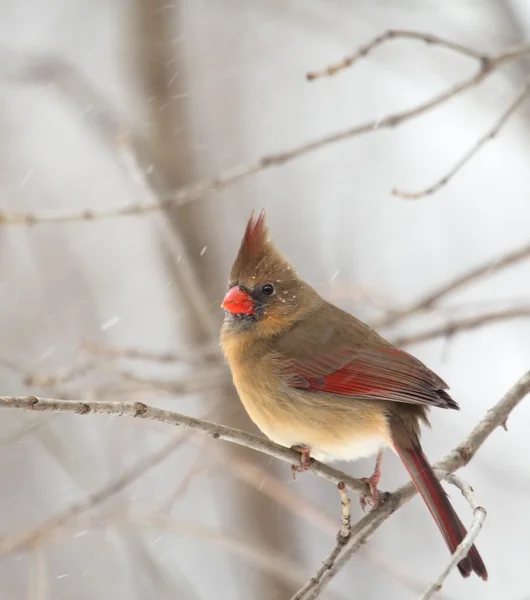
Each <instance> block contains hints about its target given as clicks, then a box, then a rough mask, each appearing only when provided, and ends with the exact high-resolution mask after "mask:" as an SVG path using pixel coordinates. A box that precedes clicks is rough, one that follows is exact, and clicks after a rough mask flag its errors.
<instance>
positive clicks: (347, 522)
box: [291, 481, 351, 600]
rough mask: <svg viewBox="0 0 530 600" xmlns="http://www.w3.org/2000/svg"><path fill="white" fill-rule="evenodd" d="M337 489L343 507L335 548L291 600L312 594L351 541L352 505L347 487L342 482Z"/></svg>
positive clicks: (297, 599)
mask: <svg viewBox="0 0 530 600" xmlns="http://www.w3.org/2000/svg"><path fill="white" fill-rule="evenodd" d="M337 489H338V490H339V494H340V505H341V519H340V521H341V527H340V529H339V532H338V534H337V541H336V544H335V547H334V548H333V550H332V551H331V552H330V554H329V556H328V557H327V558H326V560H324V562H323V563H322V566H321V567H320V569H319V570H318V571H317V572H316V575H315V576H314V577H311V579H310V580H309V581H308V582H307V583H306V584H305V585H304V586H303V587H302V588H300V590H298V592H297V593H296V594H295V595H294V596H293V597H292V598H291V600H301V599H302V598H303V597H304V596H305V595H306V594H307V593H308V592H310V591H311V590H312V589H313V588H314V587H315V586H316V585H317V584H318V582H319V581H320V580H321V579H322V577H323V575H324V573H325V572H326V571H327V570H328V569H329V568H331V567H332V566H333V564H334V563H335V560H336V559H337V556H338V555H339V554H340V551H341V550H342V548H343V547H344V544H345V543H346V542H347V541H348V540H349V539H350V535H351V504H350V499H349V498H348V492H347V491H346V486H345V485H344V483H342V481H341V482H340V483H339V484H337Z"/></svg>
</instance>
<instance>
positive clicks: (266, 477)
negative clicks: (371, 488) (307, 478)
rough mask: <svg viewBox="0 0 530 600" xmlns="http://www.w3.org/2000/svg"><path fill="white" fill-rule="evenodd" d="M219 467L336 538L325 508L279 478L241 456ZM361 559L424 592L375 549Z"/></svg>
mask: <svg viewBox="0 0 530 600" xmlns="http://www.w3.org/2000/svg"><path fill="white" fill-rule="evenodd" d="M193 439H196V438H193ZM216 458H217V457H216ZM217 464H219V465H223V466H224V467H225V469H226V471H227V474H229V475H232V476H236V477H238V478H239V479H241V480H243V481H245V482H246V483H248V484H249V485H252V486H253V487H254V488H255V489H257V490H259V491H260V492H261V493H263V494H265V495H266V496H268V497H269V498H271V499H272V500H274V501H275V502H277V503H278V504H279V505H280V506H282V507H283V508H285V509H286V510H288V511H289V512H290V513H292V514H293V515H294V516H295V517H297V518H303V519H305V520H306V522H307V523H309V524H310V525H312V526H313V527H315V528H316V529H318V530H320V531H321V532H323V533H325V534H326V535H329V536H333V535H336V523H335V522H334V521H333V520H332V519H331V518H330V517H329V516H328V514H327V513H324V511H323V510H322V509H321V508H319V507H317V506H315V505H314V504H312V503H311V502H310V501H309V500H308V499H307V498H305V497H304V496H302V495H301V494H300V493H299V492H297V491H295V490H294V489H293V487H292V486H287V485H285V483H283V482H282V481H280V480H278V479H277V478H276V477H274V476H271V474H270V473H268V472H265V471H263V470H262V469H260V468H259V466H257V465H256V464H255V462H253V461H250V460H245V459H243V458H242V457H241V456H238V457H237V460H231V461H230V462H229V463H226V462H225V461H221V460H218V462H217ZM361 556H362V558H363V559H364V560H367V561H369V562H371V563H372V564H374V565H376V566H377V567H378V568H379V569H381V570H382V571H383V572H385V573H386V574H387V575H388V576H389V577H391V578H392V579H394V580H395V581H397V582H399V583H400V584H401V585H403V586H404V587H405V588H407V589H409V590H410V591H412V592H414V593H417V594H419V593H421V591H422V590H423V589H424V587H425V583H424V582H422V581H420V580H419V579H416V578H414V577H413V576H411V575H410V574H409V573H406V572H404V571H403V570H401V569H400V568H399V567H397V566H396V564H395V562H394V561H392V560H390V559H389V558H387V557H385V556H383V555H382V554H380V553H379V552H377V551H376V550H375V549H374V548H370V549H365V551H364V552H363V554H362V555H361ZM440 600H450V597H449V596H447V595H445V594H440Z"/></svg>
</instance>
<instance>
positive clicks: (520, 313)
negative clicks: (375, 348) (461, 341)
mask: <svg viewBox="0 0 530 600" xmlns="http://www.w3.org/2000/svg"><path fill="white" fill-rule="evenodd" d="M528 317H530V306H527V307H524V306H522V307H519V308H507V309H505V310H498V311H495V312H490V313H484V314H482V315H474V316H472V317H466V318H464V319H458V320H455V321H453V322H450V323H445V324H443V325H440V326H437V327H433V328H431V329H426V330H425V331H419V332H417V333H410V334H405V335H402V336H398V337H392V343H394V344H395V345H396V346H399V347H404V346H410V345H411V344H419V343H422V342H427V341H430V340H434V339H437V338H441V337H444V338H452V337H453V336H454V335H456V334H458V333H463V332H464V331H471V330H473V329H477V328H479V327H482V326H483V325H488V324H490V323H496V322H498V321H509V320H511V319H520V318H528Z"/></svg>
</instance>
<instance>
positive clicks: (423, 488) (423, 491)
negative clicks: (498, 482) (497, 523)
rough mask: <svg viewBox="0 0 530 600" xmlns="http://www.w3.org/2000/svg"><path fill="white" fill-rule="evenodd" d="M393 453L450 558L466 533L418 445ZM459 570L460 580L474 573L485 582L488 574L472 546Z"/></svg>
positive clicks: (396, 446) (398, 446)
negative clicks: (420, 498) (442, 539)
mask: <svg viewBox="0 0 530 600" xmlns="http://www.w3.org/2000/svg"><path fill="white" fill-rule="evenodd" d="M394 449H395V451H396V453H397V454H398V456H399V458H401V460H402V462H403V464H404V465H405V467H406V469H407V471H408V472H409V475H410V477H411V479H412V481H413V483H414V485H415V486H416V489H417V490H418V492H419V493H420V495H421V497H422V498H423V500H424V501H425V504H426V505H427V508H428V509H429V510H430V512H431V515H432V516H433V518H434V520H435V521H436V524H437V525H438V528H439V529H440V531H441V533H442V535H443V537H444V540H445V543H446V544H447V546H448V548H449V550H450V552H451V554H453V552H454V551H455V550H456V548H457V546H458V545H459V544H460V542H461V541H462V540H463V539H464V537H465V536H466V534H467V531H466V529H465V527H464V525H463V524H462V521H461V520H460V519H459V518H458V515H457V514H456V512H455V510H454V508H453V507H452V505H451V503H450V502H449V498H448V497H447V494H446V493H445V491H444V489H443V487H442V486H441V484H440V482H439V481H438V479H437V478H436V475H435V474H434V471H433V470H432V468H431V466H430V465H429V463H428V461H427V458H426V456H425V454H424V453H423V450H422V449H421V446H420V445H419V442H417V443H416V444H414V443H412V445H411V446H410V447H408V448H403V447H402V446H400V445H399V444H394ZM458 570H459V571H460V573H461V574H462V577H469V575H470V574H471V572H472V571H474V572H475V573H476V574H477V575H478V576H479V577H482V579H484V581H486V580H487V579H488V572H487V571H486V567H485V566H484V563H483V562H482V558H481V557H480V554H479V553H478V550H477V549H476V547H475V546H472V547H471V549H470V550H469V553H468V555H467V557H466V558H464V559H463V560H461V561H460V562H459V563H458Z"/></svg>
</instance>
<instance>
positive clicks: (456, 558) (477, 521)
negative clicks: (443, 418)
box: [419, 475, 486, 600]
mask: <svg viewBox="0 0 530 600" xmlns="http://www.w3.org/2000/svg"><path fill="white" fill-rule="evenodd" d="M447 481H449V482H450V483H452V484H453V485H456V486H457V487H458V488H459V489H460V491H461V492H462V495H463V496H464V497H465V498H466V500H467V501H468V502H469V504H470V505H471V508H472V509H473V513H474V518H473V522H472V523H471V527H470V528H469V530H468V532H467V535H466V537H465V538H464V539H463V540H462V542H461V543H460V544H459V545H458V548H457V549H456V550H455V552H454V553H453V555H452V556H451V560H450V561H449V563H448V564H447V566H446V567H445V569H444V570H443V571H442V572H441V573H440V575H439V576H438V577H437V578H436V580H435V581H433V582H432V583H431V584H430V585H429V587H428V588H427V589H426V590H425V592H423V594H422V595H421V596H420V597H419V600H430V599H431V598H432V597H433V596H434V594H436V593H437V592H439V591H440V590H441V589H442V586H443V584H444V581H445V580H446V579H447V577H448V575H449V573H450V572H451V571H452V570H453V569H454V568H455V567H456V565H457V564H458V563H459V562H460V561H461V560H462V559H463V558H465V557H466V556H467V553H468V552H469V550H470V548H471V546H472V545H473V543H474V541H475V540H476V538H477V536H478V534H479V533H480V530H481V529H482V524H483V523H484V520H485V519H486V511H485V509H484V508H482V506H478V505H477V503H476V501H475V497H474V494H473V490H472V489H471V486H470V485H469V484H467V483H466V482H465V481H462V479H460V478H459V477H457V476H456V475H449V476H448V477H447Z"/></svg>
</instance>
